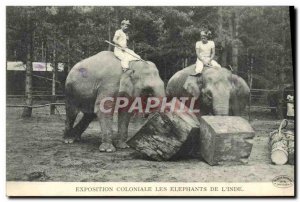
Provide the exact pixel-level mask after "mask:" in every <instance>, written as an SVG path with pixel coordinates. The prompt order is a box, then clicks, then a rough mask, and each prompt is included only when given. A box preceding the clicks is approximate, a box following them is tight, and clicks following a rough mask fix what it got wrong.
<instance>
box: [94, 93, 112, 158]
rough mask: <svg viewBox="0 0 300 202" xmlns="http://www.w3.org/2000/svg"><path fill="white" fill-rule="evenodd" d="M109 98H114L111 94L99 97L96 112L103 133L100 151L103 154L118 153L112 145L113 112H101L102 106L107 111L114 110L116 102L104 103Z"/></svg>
mask: <svg viewBox="0 0 300 202" xmlns="http://www.w3.org/2000/svg"><path fill="white" fill-rule="evenodd" d="M107 97H112V96H110V94H109V93H107V94H106V93H103V94H102V95H100V96H98V97H97V100H96V103H95V109H94V111H95V114H96V115H97V117H98V120H99V123H100V127H101V129H102V133H103V134H102V141H101V145H100V147H99V150H100V151H101V152H114V151H116V148H115V147H114V146H113V143H112V136H113V130H112V125H113V111H110V112H105V111H102V110H101V105H103V106H102V107H103V108H105V109H106V108H109V109H111V110H113V109H114V105H115V103H114V101H112V102H107V103H106V102H105V103H102V99H105V98H107Z"/></svg>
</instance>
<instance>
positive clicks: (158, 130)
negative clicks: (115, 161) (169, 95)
mask: <svg viewBox="0 0 300 202" xmlns="http://www.w3.org/2000/svg"><path fill="white" fill-rule="evenodd" d="M178 102H179V101H178ZM194 136H199V122H198V119H197V117H196V116H195V115H194V114H193V113H191V112H163V113H158V112H156V113H154V114H152V115H151V116H150V117H149V118H148V120H147V122H146V123H145V124H144V125H143V126H142V128H141V129H140V130H139V131H138V132H137V133H136V134H135V135H134V136H133V137H132V138H131V139H130V140H129V141H128V142H127V143H128V145H129V146H131V147H132V148H134V149H135V150H137V151H139V152H141V153H143V154H146V155H147V156H149V157H150V158H152V159H154V160H157V161H164V160H170V159H171V158H172V157H177V156H181V155H180V153H182V152H188V151H189V150H191V149H192V147H193V145H191V141H187V140H188V139H192V140H193V139H194ZM196 143H197V142H196Z"/></svg>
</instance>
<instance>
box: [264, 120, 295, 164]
mask: <svg viewBox="0 0 300 202" xmlns="http://www.w3.org/2000/svg"><path fill="white" fill-rule="evenodd" d="M287 124H288V121H287V120H285V119H284V120H283V121H282V122H281V124H280V127H279V129H278V130H275V131H272V132H271V133H270V135H269V148H270V158H271V161H272V163H274V164H276V165H284V164H286V163H289V164H294V133H293V132H292V131H288V130H284V128H285V127H286V126H287Z"/></svg>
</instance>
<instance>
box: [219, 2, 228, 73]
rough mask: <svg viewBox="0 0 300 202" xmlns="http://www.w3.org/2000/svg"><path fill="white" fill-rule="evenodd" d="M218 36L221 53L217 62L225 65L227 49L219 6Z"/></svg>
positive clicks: (221, 12) (221, 9) (221, 11)
mask: <svg viewBox="0 0 300 202" xmlns="http://www.w3.org/2000/svg"><path fill="white" fill-rule="evenodd" d="M218 12H219V38H220V41H221V47H222V51H221V53H220V54H221V55H220V57H219V58H220V61H219V63H220V64H221V66H223V67H225V66H226V65H227V51H226V38H225V37H224V36H223V7H221V6H220V7H219V10H218Z"/></svg>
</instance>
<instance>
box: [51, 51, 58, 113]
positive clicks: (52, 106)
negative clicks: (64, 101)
mask: <svg viewBox="0 0 300 202" xmlns="http://www.w3.org/2000/svg"><path fill="white" fill-rule="evenodd" d="M56 78H57V61H56V46H55V45H54V50H53V70H52V99H51V103H55V102H56ZM50 114H55V105H54V104H51V105H50Z"/></svg>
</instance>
